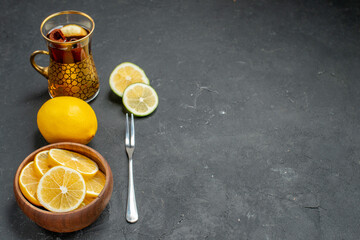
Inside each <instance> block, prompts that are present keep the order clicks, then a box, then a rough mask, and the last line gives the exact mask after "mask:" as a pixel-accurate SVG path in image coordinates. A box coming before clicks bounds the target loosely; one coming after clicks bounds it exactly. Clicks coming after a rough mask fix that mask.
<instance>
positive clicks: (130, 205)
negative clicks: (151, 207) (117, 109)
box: [125, 113, 139, 223]
mask: <svg viewBox="0 0 360 240" xmlns="http://www.w3.org/2000/svg"><path fill="white" fill-rule="evenodd" d="M130 128H131V132H130V133H129V116H128V114H127V113H126V134H125V148H126V152H127V154H128V157H129V186H128V199H127V207H126V220H127V221H128V222H129V223H135V222H136V221H137V220H138V218H139V216H138V211H137V207H136V199H135V189H134V179H133V159H132V155H133V152H134V149H135V126H134V115H133V114H131V126H130Z"/></svg>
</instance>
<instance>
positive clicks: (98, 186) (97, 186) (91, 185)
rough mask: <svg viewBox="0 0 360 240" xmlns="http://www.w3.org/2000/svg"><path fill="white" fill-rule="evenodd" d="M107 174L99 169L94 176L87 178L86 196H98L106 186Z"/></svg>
mask: <svg viewBox="0 0 360 240" xmlns="http://www.w3.org/2000/svg"><path fill="white" fill-rule="evenodd" d="M105 180H106V179H105V175H104V174H103V173H102V172H101V171H98V172H97V173H96V174H95V176H94V177H92V178H90V179H85V184H86V196H87V197H97V196H99V194H100V193H101V191H102V190H103V188H104V186H105Z"/></svg>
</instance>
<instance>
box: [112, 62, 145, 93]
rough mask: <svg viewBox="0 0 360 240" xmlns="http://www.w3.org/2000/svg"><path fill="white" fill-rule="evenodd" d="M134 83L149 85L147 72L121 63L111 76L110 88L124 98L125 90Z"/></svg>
mask: <svg viewBox="0 0 360 240" xmlns="http://www.w3.org/2000/svg"><path fill="white" fill-rule="evenodd" d="M133 83H145V84H149V79H148V78H147V76H146V75H145V72H144V71H143V70H142V69H141V68H140V67H139V66H137V65H135V64H133V63H130V62H124V63H121V64H119V65H118V66H117V67H116V68H115V69H114V70H113V71H112V73H111V74H110V79H109V84H110V88H111V90H112V91H113V92H114V93H115V94H116V95H118V96H119V97H122V96H123V93H124V90H125V89H126V88H127V87H128V86H129V85H131V84H133Z"/></svg>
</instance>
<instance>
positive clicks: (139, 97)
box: [122, 83, 159, 117]
mask: <svg viewBox="0 0 360 240" xmlns="http://www.w3.org/2000/svg"><path fill="white" fill-rule="evenodd" d="M122 101H123V104H124V106H125V108H126V109H127V110H128V111H129V112H131V113H133V114H134V115H135V116H139V117H144V116H147V115H149V114H151V113H152V112H153V111H154V110H155V109H156V108H157V106H158V104H159V98H158V95H157V93H156V91H155V90H154V89H153V88H152V87H151V86H150V85H147V84H144V83H133V84H131V85H130V86H128V87H127V88H126V89H125V91H124V95H123V98H122Z"/></svg>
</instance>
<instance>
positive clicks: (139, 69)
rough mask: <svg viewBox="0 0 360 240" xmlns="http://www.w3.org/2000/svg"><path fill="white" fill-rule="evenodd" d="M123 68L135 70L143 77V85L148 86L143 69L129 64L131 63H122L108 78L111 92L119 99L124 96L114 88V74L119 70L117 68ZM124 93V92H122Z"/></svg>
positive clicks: (147, 79)
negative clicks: (130, 67) (127, 67)
mask: <svg viewBox="0 0 360 240" xmlns="http://www.w3.org/2000/svg"><path fill="white" fill-rule="evenodd" d="M125 66H132V67H133V68H135V69H136V70H138V71H139V72H140V73H141V75H142V76H143V81H144V82H143V83H144V84H147V85H149V84H150V81H149V78H148V77H147V76H146V74H145V71H144V70H143V69H141V68H140V67H139V66H138V65H136V64H134V63H131V62H123V63H120V64H119V65H117V66H116V67H115V68H114V70H113V71H112V72H111V74H110V77H109V85H110V88H111V90H112V91H113V92H114V93H115V94H116V95H118V96H119V97H122V96H123V95H124V93H123V92H121V91H120V90H119V89H117V88H116V86H115V82H114V81H113V79H114V76H115V74H116V73H117V71H118V70H119V68H122V67H125ZM124 91H125V90H124Z"/></svg>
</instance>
